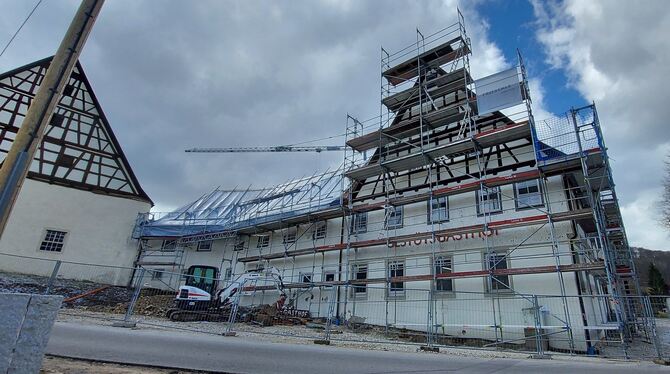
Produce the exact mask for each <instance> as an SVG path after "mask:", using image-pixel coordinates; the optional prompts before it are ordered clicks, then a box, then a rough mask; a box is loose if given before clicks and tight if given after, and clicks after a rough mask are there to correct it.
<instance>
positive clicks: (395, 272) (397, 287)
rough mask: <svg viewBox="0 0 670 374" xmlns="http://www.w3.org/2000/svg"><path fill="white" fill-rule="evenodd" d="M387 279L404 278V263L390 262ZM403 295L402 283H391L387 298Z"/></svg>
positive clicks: (403, 284)
mask: <svg viewBox="0 0 670 374" xmlns="http://www.w3.org/2000/svg"><path fill="white" fill-rule="evenodd" d="M388 276H389V278H397V277H403V276H405V263H404V262H403V261H390V262H389V263H388ZM404 293H405V283H404V282H394V281H391V284H390V287H389V296H402V295H404Z"/></svg>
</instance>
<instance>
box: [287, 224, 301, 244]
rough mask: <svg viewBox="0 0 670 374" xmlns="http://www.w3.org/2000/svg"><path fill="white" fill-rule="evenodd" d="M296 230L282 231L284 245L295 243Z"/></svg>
mask: <svg viewBox="0 0 670 374" xmlns="http://www.w3.org/2000/svg"><path fill="white" fill-rule="evenodd" d="M297 233H298V230H297V229H296V228H290V229H287V230H285V231H284V244H291V243H295V239H296V235H297Z"/></svg>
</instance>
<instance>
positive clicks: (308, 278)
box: [300, 273, 312, 283]
mask: <svg viewBox="0 0 670 374" xmlns="http://www.w3.org/2000/svg"><path fill="white" fill-rule="evenodd" d="M300 283H312V273H300Z"/></svg>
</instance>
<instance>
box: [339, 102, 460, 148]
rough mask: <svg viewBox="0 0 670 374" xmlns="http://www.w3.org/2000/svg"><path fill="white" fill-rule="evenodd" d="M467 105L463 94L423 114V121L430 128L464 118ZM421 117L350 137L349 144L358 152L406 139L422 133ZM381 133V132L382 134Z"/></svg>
mask: <svg viewBox="0 0 670 374" xmlns="http://www.w3.org/2000/svg"><path fill="white" fill-rule="evenodd" d="M465 105H468V102H467V100H466V98H465V96H463V98H461V99H460V100H458V101H457V102H455V103H452V104H450V105H448V106H446V107H442V108H440V109H438V110H431V111H429V112H427V113H425V114H424V115H423V120H424V121H423V123H424V124H425V125H426V126H428V127H429V128H433V129H435V128H438V127H441V126H446V125H449V124H452V123H455V122H458V121H460V120H462V119H463V118H464V117H465ZM420 123H421V119H420V118H419V116H412V117H410V118H407V119H404V120H401V121H399V122H398V123H396V124H394V125H392V126H389V127H387V128H385V129H382V130H381V131H380V130H377V131H373V132H371V133H368V134H365V135H362V136H359V137H356V138H354V139H350V140H348V141H347V145H348V146H349V147H351V148H353V149H355V150H356V151H358V152H363V151H367V150H369V149H373V148H377V147H379V146H380V145H381V146H385V145H386V144H388V143H391V142H393V141H394V139H406V138H409V137H411V136H415V135H418V134H420V133H421V127H420ZM380 133H381V134H380Z"/></svg>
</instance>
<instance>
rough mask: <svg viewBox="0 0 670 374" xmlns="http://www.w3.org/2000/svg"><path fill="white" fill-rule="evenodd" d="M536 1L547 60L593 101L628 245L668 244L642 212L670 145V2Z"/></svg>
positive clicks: (656, 187)
mask: <svg viewBox="0 0 670 374" xmlns="http://www.w3.org/2000/svg"><path fill="white" fill-rule="evenodd" d="M533 5H534V9H535V15H536V17H537V25H538V33H537V39H538V40H539V41H540V42H541V43H542V44H543V45H544V47H545V48H546V53H547V61H548V63H550V64H551V65H552V66H553V67H554V68H557V69H562V70H563V71H564V72H565V73H566V75H567V77H568V82H569V85H571V86H572V87H573V88H575V89H576V90H577V91H578V92H579V93H580V94H581V95H582V96H583V97H584V98H585V99H586V100H588V101H590V100H595V102H596V105H597V107H598V114H599V117H600V122H601V125H602V128H603V133H604V135H605V140H606V142H607V144H608V147H609V155H610V157H611V158H612V159H613V160H614V161H613V162H612V165H613V169H614V175H615V180H616V182H617V192H618V195H619V199H620V201H621V203H622V205H623V206H624V207H625V209H624V219H625V221H626V223H627V224H628V226H627V229H628V233H629V237H630V238H631V244H632V245H642V243H646V244H647V245H654V246H656V247H655V248H654V249H670V247H668V246H666V245H665V244H664V241H662V240H661V239H659V237H658V236H657V235H660V234H651V232H654V231H658V230H659V228H658V227H657V226H655V225H654V224H653V222H655V221H656V219H657V216H656V212H655V211H654V210H649V209H645V208H649V207H650V206H651V201H653V200H654V196H653V194H655V193H658V191H659V186H660V183H661V174H662V172H663V163H662V160H663V156H664V154H665V152H667V150H668V149H670V126H669V125H668V118H670V105H668V103H667V98H668V97H670V80H669V79H668V77H670V38H668V37H667V35H669V34H670V7H668V6H667V3H666V2H664V1H648V2H645V3H644V5H641V4H640V3H638V2H626V1H578V0H567V1H565V2H560V3H557V2H551V3H543V2H539V1H536V2H533ZM658 198H659V197H658V196H657V197H656V199H658ZM643 222H644V224H643ZM650 237H653V238H654V239H645V238H650Z"/></svg>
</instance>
